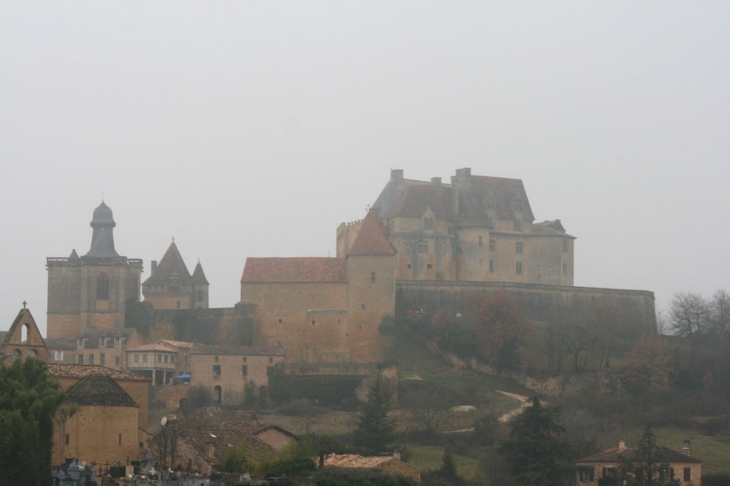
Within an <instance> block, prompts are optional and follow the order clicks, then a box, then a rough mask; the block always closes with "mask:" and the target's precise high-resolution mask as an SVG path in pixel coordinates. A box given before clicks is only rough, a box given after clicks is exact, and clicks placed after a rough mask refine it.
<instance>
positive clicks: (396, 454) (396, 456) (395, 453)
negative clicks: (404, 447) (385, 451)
mask: <svg viewBox="0 0 730 486" xmlns="http://www.w3.org/2000/svg"><path fill="white" fill-rule="evenodd" d="M393 457H395V458H396V459H398V460H399V461H400V451H399V450H398V449H396V450H394V451H393Z"/></svg>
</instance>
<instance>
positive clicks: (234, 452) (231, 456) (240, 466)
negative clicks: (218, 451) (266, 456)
mask: <svg viewBox="0 0 730 486" xmlns="http://www.w3.org/2000/svg"><path fill="white" fill-rule="evenodd" d="M248 456H249V450H248V447H246V444H244V443H243V442H240V443H238V444H234V445H233V447H229V448H228V450H227V451H226V455H225V456H223V460H222V461H221V462H220V464H218V467H217V469H218V470H219V471H222V472H228V473H242V472H245V471H246V470H247V469H252V468H253V467H254V466H256V465H257V464H256V463H255V462H253V461H251V463H249V462H248V460H247V458H248Z"/></svg>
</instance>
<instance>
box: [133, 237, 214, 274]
mask: <svg viewBox="0 0 730 486" xmlns="http://www.w3.org/2000/svg"><path fill="white" fill-rule="evenodd" d="M201 270H202V269H201ZM175 277H176V278H178V279H179V282H180V284H181V285H191V284H192V282H193V280H192V278H191V277H190V272H188V267H186V266H185V262H184V261H183V259H182V256H181V255H180V251H179V250H178V249H177V245H176V244H175V242H174V241H173V242H172V243H171V244H170V246H169V248H168V249H167V251H166V252H165V254H164V255H163V256H162V260H160V263H158V264H157V268H156V269H155V271H154V272H153V273H152V275H150V276H149V277H148V278H147V280H145V281H144V282H143V283H142V285H166V284H167V282H168V281H169V280H170V278H175Z"/></svg>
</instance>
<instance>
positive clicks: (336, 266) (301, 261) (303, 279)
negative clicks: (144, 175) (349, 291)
mask: <svg viewBox="0 0 730 486" xmlns="http://www.w3.org/2000/svg"><path fill="white" fill-rule="evenodd" d="M310 282H320V283H346V282H347V260H346V259H344V258H328V257H296V258H246V265H245V266H244V268H243V275H242V276H241V283H310Z"/></svg>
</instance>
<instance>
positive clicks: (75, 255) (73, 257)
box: [68, 248, 79, 260]
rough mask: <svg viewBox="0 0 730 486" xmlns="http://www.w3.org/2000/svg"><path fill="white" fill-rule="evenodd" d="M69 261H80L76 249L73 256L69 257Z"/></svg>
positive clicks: (72, 252)
mask: <svg viewBox="0 0 730 486" xmlns="http://www.w3.org/2000/svg"><path fill="white" fill-rule="evenodd" d="M68 259H69V260H78V259H79V254H78V253H76V248H74V249H73V250H71V254H70V255H69V256H68Z"/></svg>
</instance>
